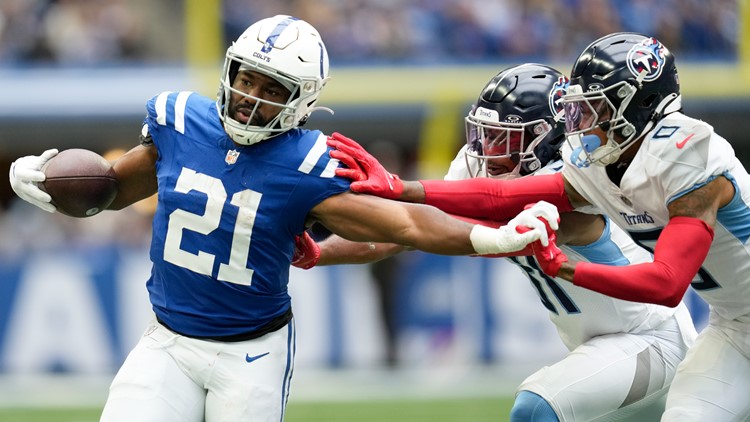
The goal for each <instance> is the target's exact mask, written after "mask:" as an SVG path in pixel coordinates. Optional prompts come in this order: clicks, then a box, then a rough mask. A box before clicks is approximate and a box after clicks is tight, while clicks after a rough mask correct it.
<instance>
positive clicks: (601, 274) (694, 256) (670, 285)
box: [573, 217, 714, 307]
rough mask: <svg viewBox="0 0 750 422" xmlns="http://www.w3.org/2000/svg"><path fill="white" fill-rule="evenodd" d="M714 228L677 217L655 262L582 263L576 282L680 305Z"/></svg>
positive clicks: (618, 295)
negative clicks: (612, 264) (617, 265)
mask: <svg viewBox="0 0 750 422" xmlns="http://www.w3.org/2000/svg"><path fill="white" fill-rule="evenodd" d="M713 238H714V231H713V229H712V228H711V227H710V226H709V225H708V224H706V223H705V222H704V221H703V220H700V219H697V218H692V217H674V218H672V219H671V220H669V223H668V224H667V225H666V226H665V227H664V230H663V231H662V233H661V235H660V236H659V239H658V240H657V241H656V247H655V248H654V262H650V263H647V264H637V265H629V266H626V267H616V266H609V265H601V264H592V263H588V262H579V263H578V264H577V265H576V267H575V272H574V274H573V284H575V285H577V286H581V287H585V288H587V289H590V290H594V291H597V292H599V293H602V294H605V295H607V296H611V297H615V298H618V299H623V300H630V301H634V302H647V303H656V304H658V305H665V306H670V307H675V306H677V305H678V304H679V303H680V301H681V300H682V297H683V295H684V294H685V291H686V290H687V288H688V286H689V285H690V282H691V281H692V280H693V277H695V274H696V273H697V272H698V270H699V269H700V267H701V265H702V264H703V261H704V260H705V259H706V256H707V255H708V250H709V249H710V248H711V242H712V241H713Z"/></svg>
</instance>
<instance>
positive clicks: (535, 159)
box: [465, 63, 568, 178]
mask: <svg viewBox="0 0 750 422" xmlns="http://www.w3.org/2000/svg"><path fill="white" fill-rule="evenodd" d="M567 88H568V78H567V77H566V76H565V75H563V74H562V73H560V72H558V71H557V70H555V69H553V68H551V67H549V66H544V65H541V64H534V63H527V64H523V65H518V66H513V67H510V68H507V69H505V70H503V71H501V72H500V73H498V74H497V75H495V76H494V77H493V78H492V79H491V80H490V81H489V82H488V83H487V85H486V86H485V87H484V89H483V90H482V93H481V94H480V95H479V98H478V99H477V101H476V103H475V104H474V106H473V107H472V110H471V111H470V112H469V114H468V115H467V116H466V118H465V122H466V142H467V148H466V157H465V158H466V165H467V168H468V169H469V171H470V173H472V177H476V176H485V177H496V178H514V177H520V176H525V175H528V174H531V173H533V172H535V171H537V170H539V169H540V168H542V167H544V166H545V165H547V163H549V162H550V161H552V160H553V159H555V158H556V157H557V153H558V149H559V148H560V145H561V144H562V141H563V140H564V139H565V136H564V128H563V124H562V123H559V124H558V121H556V120H555V117H556V116H557V117H558V119H560V120H562V119H561V115H562V103H561V101H560V100H561V98H562V96H563V95H564V94H565V92H566V90H567ZM503 158H509V159H510V160H512V163H513V164H514V167H512V168H510V167H503V169H504V170H503V171H502V174H494V173H493V172H492V171H490V170H489V169H490V168H491V167H492V162H493V161H498V159H503ZM471 160H478V164H479V165H478V166H477V165H476V164H477V163H476V162H475V163H474V165H472V163H471ZM482 173H484V174H482Z"/></svg>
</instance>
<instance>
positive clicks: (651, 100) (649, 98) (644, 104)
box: [641, 94, 657, 108]
mask: <svg viewBox="0 0 750 422" xmlns="http://www.w3.org/2000/svg"><path fill="white" fill-rule="evenodd" d="M656 98H657V95H656V94H651V95H649V96H647V97H646V98H644V99H643V101H641V107H645V108H650V107H653V105H654V101H656Z"/></svg>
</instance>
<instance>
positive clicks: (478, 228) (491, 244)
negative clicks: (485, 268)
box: [469, 224, 504, 255]
mask: <svg viewBox="0 0 750 422" xmlns="http://www.w3.org/2000/svg"><path fill="white" fill-rule="evenodd" d="M503 228H504V227H503ZM501 229H502V228H501ZM501 229H492V228H489V227H486V226H482V225H480V224H477V225H475V226H474V228H473V229H471V233H470V234H469V239H471V246H472V247H474V251H476V253H478V254H479V255H485V254H492V253H498V250H497V248H498V245H497V230H501Z"/></svg>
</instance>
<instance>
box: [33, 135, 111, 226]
mask: <svg viewBox="0 0 750 422" xmlns="http://www.w3.org/2000/svg"><path fill="white" fill-rule="evenodd" d="M41 170H42V172H44V175H45V176H46V180H45V181H44V182H42V183H39V187H40V188H41V189H42V190H44V191H45V192H47V193H48V194H49V195H50V196H51V197H52V204H53V205H55V206H56V207H57V211H59V212H61V213H63V214H65V215H69V216H71V217H79V218H80V217H91V216H92V215H96V214H99V213H100V212H101V211H102V210H104V209H105V208H107V207H108V206H109V204H111V203H112V201H113V200H114V199H115V196H117V178H116V176H115V172H114V170H113V169H112V165H111V164H110V163H109V161H107V160H105V159H104V157H102V156H101V155H99V154H97V153H95V152H93V151H89V150H86V149H75V148H74V149H68V150H65V151H61V152H60V153H59V154H57V155H56V156H55V157H53V158H52V159H51V160H49V161H48V162H47V164H45V165H44V167H42V169H41Z"/></svg>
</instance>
